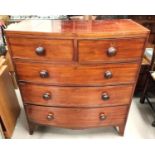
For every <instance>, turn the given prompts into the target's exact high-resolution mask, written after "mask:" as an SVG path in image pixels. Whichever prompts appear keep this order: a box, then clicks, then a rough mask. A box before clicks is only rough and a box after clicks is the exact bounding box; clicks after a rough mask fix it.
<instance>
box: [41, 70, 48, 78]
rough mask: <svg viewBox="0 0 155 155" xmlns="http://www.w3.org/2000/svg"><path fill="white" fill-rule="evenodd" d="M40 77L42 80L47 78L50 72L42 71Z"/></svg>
mask: <svg viewBox="0 0 155 155" xmlns="http://www.w3.org/2000/svg"><path fill="white" fill-rule="evenodd" d="M40 77H41V78H47V77H49V74H48V71H46V70H42V71H40Z"/></svg>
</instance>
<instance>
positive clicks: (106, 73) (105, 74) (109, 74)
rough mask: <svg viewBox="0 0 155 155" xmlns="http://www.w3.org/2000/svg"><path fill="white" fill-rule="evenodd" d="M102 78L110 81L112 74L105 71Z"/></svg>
mask: <svg viewBox="0 0 155 155" xmlns="http://www.w3.org/2000/svg"><path fill="white" fill-rule="evenodd" d="M104 77H105V78H106V79H110V78H112V73H111V72H110V71H106V72H105V73H104Z"/></svg>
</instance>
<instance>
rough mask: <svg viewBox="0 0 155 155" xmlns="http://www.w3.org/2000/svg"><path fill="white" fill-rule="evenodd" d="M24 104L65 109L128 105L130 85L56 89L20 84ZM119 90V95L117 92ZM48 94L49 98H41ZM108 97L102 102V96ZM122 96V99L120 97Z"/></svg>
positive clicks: (130, 91)
mask: <svg viewBox="0 0 155 155" xmlns="http://www.w3.org/2000/svg"><path fill="white" fill-rule="evenodd" d="M20 88H21V92H22V96H23V100H24V102H25V103H30V104H35V105H43V106H65V107H103V106H112V105H125V104H129V96H131V93H132V85H127V86H106V87H56V86H44V85H32V84H27V83H20ZM118 90H119V93H117V91H118ZM45 93H50V94H51V98H50V99H48V100H46V99H44V98H43V95H44V94H45ZM104 93H106V94H108V95H109V100H103V99H102V95H103V94H104ZM122 94H123V97H122Z"/></svg>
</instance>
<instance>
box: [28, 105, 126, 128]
mask: <svg viewBox="0 0 155 155" xmlns="http://www.w3.org/2000/svg"><path fill="white" fill-rule="evenodd" d="M25 106H26V112H27V113H28V117H29V120H30V121H34V122H37V123H39V124H44V125H54V126H57V127H65V128H73V129H74V128H76V129H77V128H79V129H80V128H89V127H100V126H105V125H118V124H122V123H124V120H125V118H126V112H127V110H128V106H117V107H105V108H54V107H42V106H33V105H25ZM49 114H53V115H54V119H52V120H48V119H47V116H48V115H49ZM100 114H105V116H106V119H105V120H100Z"/></svg>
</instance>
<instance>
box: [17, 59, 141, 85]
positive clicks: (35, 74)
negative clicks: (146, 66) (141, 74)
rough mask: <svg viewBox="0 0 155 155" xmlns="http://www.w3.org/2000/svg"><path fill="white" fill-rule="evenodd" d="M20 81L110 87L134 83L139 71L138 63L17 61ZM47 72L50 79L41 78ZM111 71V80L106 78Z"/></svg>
mask: <svg viewBox="0 0 155 155" xmlns="http://www.w3.org/2000/svg"><path fill="white" fill-rule="evenodd" d="M15 65H16V71H17V76H18V79H19V80H22V81H29V82H33V83H41V84H53V85H59V84H60V85H61V84H63V85H83V86H84V85H100V86H101V85H109V84H118V83H133V82H134V81H135V76H136V73H137V70H138V64H137V63H131V64H127V63H122V64H105V65H96V66H83V65H52V64H47V63H46V64H45V63H27V62H21V61H16V62H15ZM42 70H47V71H48V74H49V77H47V78H41V77H40V71H42ZM106 71H111V72H112V75H113V77H112V78H111V79H106V78H104V74H105V72H106Z"/></svg>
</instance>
